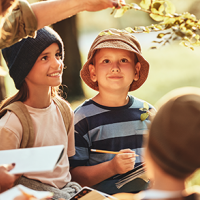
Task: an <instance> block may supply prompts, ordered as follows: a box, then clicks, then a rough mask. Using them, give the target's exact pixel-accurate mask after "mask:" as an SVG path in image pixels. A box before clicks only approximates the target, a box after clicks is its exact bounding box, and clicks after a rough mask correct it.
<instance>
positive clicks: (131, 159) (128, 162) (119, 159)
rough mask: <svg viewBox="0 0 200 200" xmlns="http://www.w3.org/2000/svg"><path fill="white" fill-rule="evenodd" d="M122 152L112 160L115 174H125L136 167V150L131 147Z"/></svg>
mask: <svg viewBox="0 0 200 200" xmlns="http://www.w3.org/2000/svg"><path fill="white" fill-rule="evenodd" d="M120 153H121V154H117V155H116V156H115V157H114V158H113V159H112V160H111V165H112V169H113V171H114V172H115V174H124V173H126V172H128V171H130V170H132V169H133V168H134V165H135V156H136V155H135V152H134V151H132V150H130V149H123V150H121V151H120Z"/></svg>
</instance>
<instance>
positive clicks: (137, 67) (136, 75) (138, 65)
mask: <svg viewBox="0 0 200 200" xmlns="http://www.w3.org/2000/svg"><path fill="white" fill-rule="evenodd" d="M140 69H141V64H140V62H137V64H136V65H135V74H134V78H133V80H134V81H138V79H139V78H140Z"/></svg>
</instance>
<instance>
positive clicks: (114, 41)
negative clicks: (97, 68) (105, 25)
mask: <svg viewBox="0 0 200 200" xmlns="http://www.w3.org/2000/svg"><path fill="white" fill-rule="evenodd" d="M102 48H113V49H122V50H127V51H130V52H133V53H134V54H135V55H136V57H137V59H136V61H138V62H140V64H141V69H140V77H139V80H138V81H133V82H132V84H131V86H130V89H129V91H133V90H136V89H138V88H139V87H140V86H141V85H142V84H143V83H144V82H145V81H146V79H147V76H148V73H149V63H148V62H147V61H146V60H145V59H144V57H143V56H142V53H141V46H140V43H139V41H138V40H137V39H136V37H135V36H133V35H132V34H131V33H129V32H127V31H125V30H124V31H121V30H117V29H114V28H111V29H106V30H103V31H102V32H101V33H99V35H98V36H97V37H96V38H95V40H94V42H93V44H92V46H91V47H90V50H89V53H88V59H87V61H86V63H85V64H84V66H83V68H82V70H81V78H82V79H83V81H84V82H85V83H86V84H87V85H88V86H89V87H91V88H92V89H94V90H97V91H98V90H99V87H98V83H97V82H93V81H92V80H91V79H90V71H89V65H90V64H94V55H95V53H96V51H97V50H100V49H102Z"/></svg>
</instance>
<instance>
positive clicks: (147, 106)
mask: <svg viewBox="0 0 200 200" xmlns="http://www.w3.org/2000/svg"><path fill="white" fill-rule="evenodd" d="M143 107H144V108H146V109H147V110H149V105H148V103H147V102H144V103H143Z"/></svg>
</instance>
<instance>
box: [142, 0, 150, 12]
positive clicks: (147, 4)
mask: <svg viewBox="0 0 200 200" xmlns="http://www.w3.org/2000/svg"><path fill="white" fill-rule="evenodd" d="M150 5H151V0H142V1H141V2H140V6H141V7H142V8H144V9H146V10H148V9H149V7H150Z"/></svg>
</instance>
